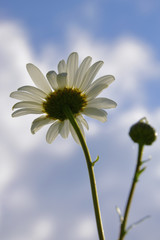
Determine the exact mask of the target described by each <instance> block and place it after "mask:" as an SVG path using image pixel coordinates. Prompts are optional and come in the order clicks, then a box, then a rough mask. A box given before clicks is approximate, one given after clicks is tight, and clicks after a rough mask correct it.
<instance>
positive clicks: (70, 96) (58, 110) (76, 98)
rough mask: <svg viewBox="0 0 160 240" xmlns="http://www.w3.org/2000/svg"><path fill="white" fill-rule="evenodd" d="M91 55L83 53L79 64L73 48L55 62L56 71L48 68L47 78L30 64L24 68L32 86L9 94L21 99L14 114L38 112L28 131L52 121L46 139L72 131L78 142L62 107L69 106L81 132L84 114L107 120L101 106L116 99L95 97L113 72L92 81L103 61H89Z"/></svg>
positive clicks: (113, 103) (33, 131)
mask: <svg viewBox="0 0 160 240" xmlns="http://www.w3.org/2000/svg"><path fill="white" fill-rule="evenodd" d="M91 60H92V59H91V57H89V56H88V57H86V58H85V59H84V60H83V61H82V63H81V64H80V65H79V66H78V54H77V53H76V52H73V53H71V54H70V56H69V57H68V59H67V62H65V61H64V60H62V61H60V62H59V64H58V74H57V73H56V72H55V71H49V72H48V73H47V75H46V78H45V77H44V75H43V74H42V72H41V71H40V70H39V69H38V68H37V67H36V66H35V65H33V64H31V63H29V64H27V71H28V73H29V75H30V77H31V78H32V80H33V82H34V84H35V87H34V86H23V87H21V88H19V89H18V90H17V91H15V92H12V93H11V94H10V96H11V97H12V98H16V99H18V100H20V101H19V102H18V103H16V104H15V105H14V106H13V109H17V110H15V111H14V112H13V114H12V116H13V117H18V116H22V115H26V114H41V116H40V117H38V118H36V119H35V120H34V121H33V122H32V126H31V132H32V133H36V132H37V131H38V130H39V129H41V128H42V127H43V126H44V125H47V124H51V126H50V127H49V129H48V132H47V135H46V140H47V142H48V143H51V142H52V141H53V140H54V139H55V138H56V137H57V135H58V134H60V135H61V136H62V137H63V138H67V137H68V135H69V132H71V134H72V136H73V138H74V139H75V140H76V142H78V140H77V137H76V134H75V132H74V129H73V127H72V125H71V124H70V122H69V120H68V119H67V117H66V115H65V111H64V109H65V107H66V106H67V107H69V108H70V110H71V112H72V114H73V115H74V117H75V119H76V121H77V123H78V125H79V127H80V129H81V131H82V133H83V134H84V129H83V126H84V127H86V128H87V129H88V128H89V127H88V123H87V121H86V120H85V119H84V117H83V115H86V116H89V117H91V118H95V119H97V120H99V121H101V122H105V121H106V120H107V113H106V111H105V110H104V109H109V108H114V107H116V103H115V102H114V101H112V100H110V99H108V98H97V96H98V95H99V93H100V92H101V91H102V90H103V89H105V88H107V87H108V86H109V84H111V83H112V82H113V81H114V77H113V76H112V75H106V76H103V77H100V78H98V79H97V80H95V81H93V80H94V78H95V76H96V74H97V73H98V71H99V69H100V68H101V66H102V64H103V62H102V61H98V62H96V63H94V64H93V65H91Z"/></svg>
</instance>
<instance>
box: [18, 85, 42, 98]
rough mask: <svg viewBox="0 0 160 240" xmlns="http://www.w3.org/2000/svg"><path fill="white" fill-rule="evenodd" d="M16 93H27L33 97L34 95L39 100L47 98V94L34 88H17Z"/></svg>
mask: <svg viewBox="0 0 160 240" xmlns="http://www.w3.org/2000/svg"><path fill="white" fill-rule="evenodd" d="M18 91H25V92H29V93H31V94H33V95H34V94H35V95H36V96H37V97H40V98H46V97H47V94H46V93H45V92H43V91H42V90H40V89H39V88H36V87H33V86H23V87H20V88H18Z"/></svg>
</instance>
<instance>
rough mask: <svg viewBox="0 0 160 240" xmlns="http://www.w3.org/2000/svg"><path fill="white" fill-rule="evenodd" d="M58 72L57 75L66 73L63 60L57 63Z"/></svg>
mask: <svg viewBox="0 0 160 240" xmlns="http://www.w3.org/2000/svg"><path fill="white" fill-rule="evenodd" d="M58 72H59V73H64V72H67V65H66V63H65V61H64V60H62V61H60V62H59V64H58Z"/></svg>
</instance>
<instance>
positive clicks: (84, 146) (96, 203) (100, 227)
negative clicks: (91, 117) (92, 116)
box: [65, 106, 105, 240]
mask: <svg viewBox="0 0 160 240" xmlns="http://www.w3.org/2000/svg"><path fill="white" fill-rule="evenodd" d="M65 114H66V116H67V118H68V119H69V121H70V123H71V124H72V126H73V128H74V130H75V132H76V134H77V136H78V138H79V141H80V143H81V146H82V149H83V152H84V155H85V158H86V163H87V167H88V173H89V179H90V185H91V192H92V199H93V205H94V211H95V217H96V223H97V229H98V235H99V239H100V240H105V236H104V231H103V225H102V220H101V213H100V208H99V201H98V194H97V188H96V180H95V175H94V169H93V168H94V164H93V162H92V160H91V156H90V153H89V150H88V147H87V144H86V141H85V139H84V137H83V134H82V132H81V130H80V128H79V126H78V124H77V122H76V120H75V118H74V116H73V114H72V111H71V110H70V108H69V107H67V106H66V108H65Z"/></svg>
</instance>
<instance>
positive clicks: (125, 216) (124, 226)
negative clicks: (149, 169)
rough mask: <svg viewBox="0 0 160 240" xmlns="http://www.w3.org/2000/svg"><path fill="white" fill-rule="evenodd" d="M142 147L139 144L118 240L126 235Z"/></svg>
mask: <svg viewBox="0 0 160 240" xmlns="http://www.w3.org/2000/svg"><path fill="white" fill-rule="evenodd" d="M143 147H144V145H141V144H139V149H138V158H137V165H136V169H135V173H134V177H133V181H132V185H131V189H130V193H129V196H128V200H127V204H126V209H125V214H124V219H123V221H122V223H121V229H120V234H119V240H123V239H124V237H125V235H126V233H127V230H126V225H127V220H128V215H129V210H130V206H131V202H132V199H133V194H134V191H135V187H136V183H137V182H138V177H139V173H140V166H141V164H142V154H143Z"/></svg>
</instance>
